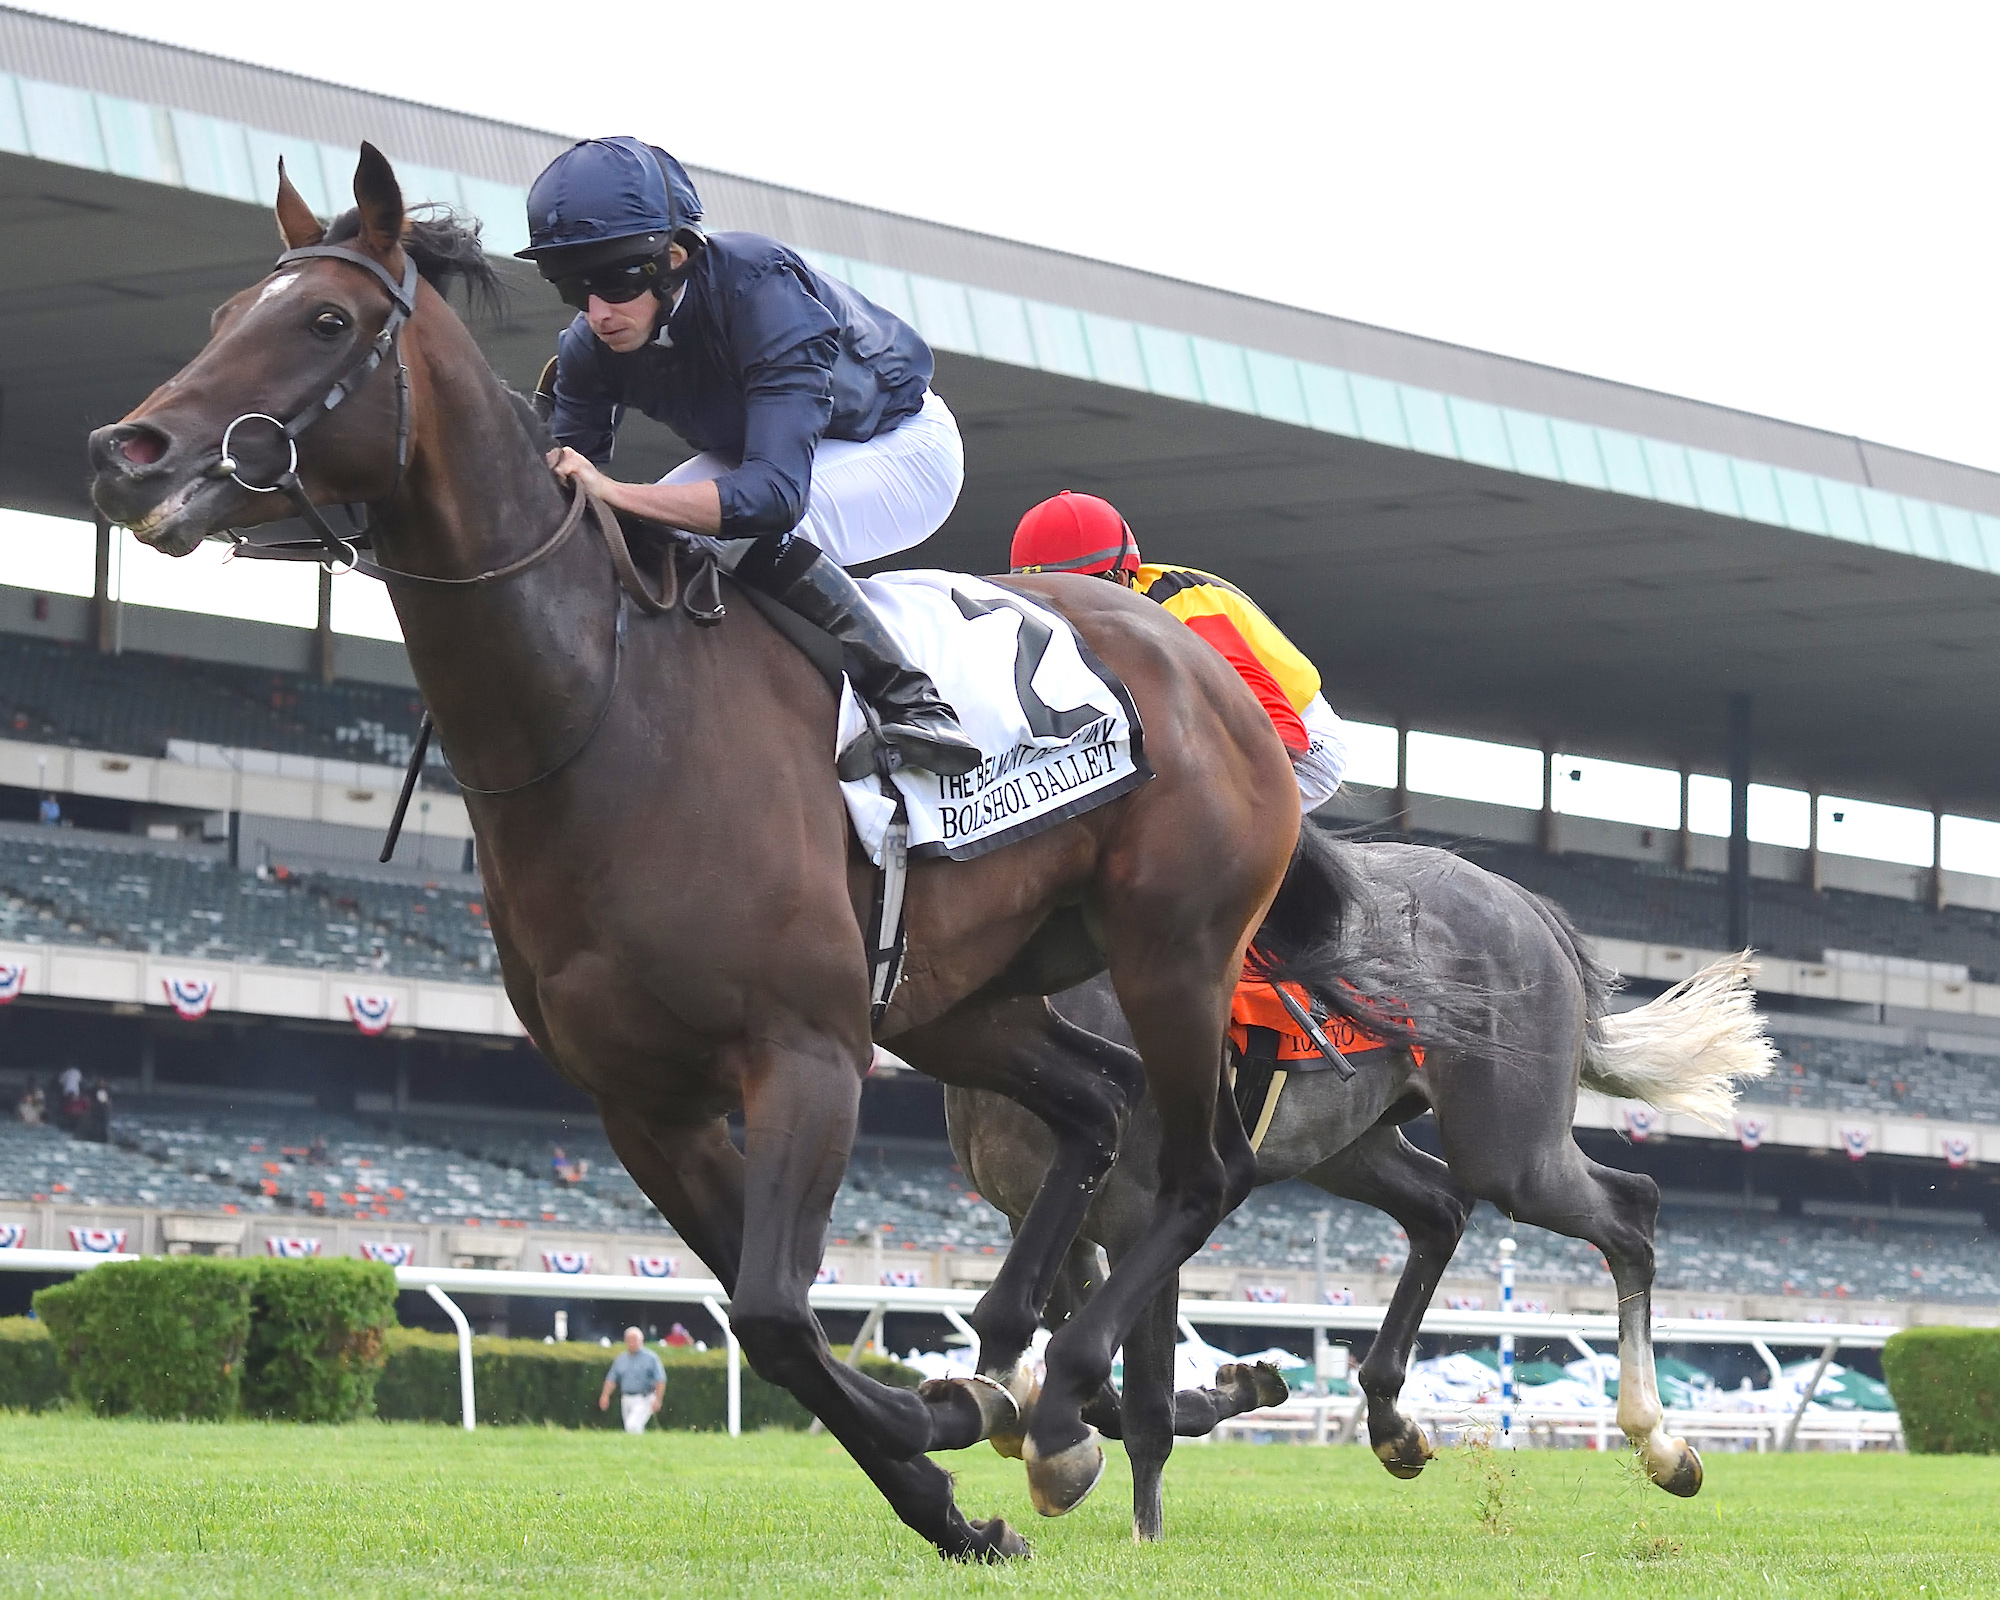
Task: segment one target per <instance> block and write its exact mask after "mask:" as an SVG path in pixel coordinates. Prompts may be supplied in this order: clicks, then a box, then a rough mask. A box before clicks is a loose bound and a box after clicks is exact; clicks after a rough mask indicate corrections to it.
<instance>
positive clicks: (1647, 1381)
mask: <svg viewBox="0 0 2000 1600" xmlns="http://www.w3.org/2000/svg"><path fill="white" fill-rule="evenodd" d="M1449 1103H1450V1105H1451V1108H1452V1120H1451V1122H1450V1123H1445V1122H1444V1119H1443V1117H1442V1116H1441V1117H1440V1123H1441V1126H1442V1131H1443V1133H1444V1137H1445V1154H1446V1156H1447V1157H1448V1158H1449V1159H1450V1161H1451V1169H1452V1174H1453V1176H1454V1177H1456V1178H1458V1179H1459V1180H1460V1181H1461V1182H1463V1183H1464V1184H1465V1185H1466V1187H1467V1188H1469V1189H1471V1190H1472V1191H1473V1193H1475V1194H1477V1195H1479V1196H1480V1197H1481V1198H1482V1199H1486V1200H1490V1201H1492V1202H1493V1204H1494V1205H1496V1206H1498V1207H1499V1208H1500V1209H1501V1210H1502V1211H1503V1212H1505V1213H1506V1214H1507V1215H1508V1216H1510V1217H1512V1218H1514V1219H1515V1220H1517V1221H1520V1222H1527V1223H1532V1224H1533V1225H1535V1226H1536V1227H1540V1228H1547V1229H1548V1230H1549V1231H1550V1232H1552V1233H1561V1234H1566V1235H1568V1236H1569V1237H1570V1238H1572V1239H1586V1240H1588V1241H1589V1242H1590V1243H1592V1244H1594V1245H1596V1246H1597V1248H1598V1249H1599V1250H1601V1251H1602V1252H1603V1253H1604V1259H1605V1261H1606V1262H1607V1263H1608V1264H1609V1265H1610V1267H1611V1278H1612V1281H1613V1282H1614V1283H1615V1284H1616V1285H1617V1286H1618V1426H1619V1427H1620V1428H1622V1429H1623V1430H1624V1432H1625V1437H1626V1438H1628V1439H1630V1440H1631V1441H1632V1445H1633V1448H1634V1449H1635V1450H1636V1451H1637V1452H1638V1455H1639V1460H1640V1463H1641V1464H1642V1465H1643V1466H1644V1467H1645V1469H1646V1475H1647V1476H1648V1477H1649V1478H1651V1479H1652V1480H1653V1482H1655V1483H1657V1484H1658V1485H1659V1486H1660V1487H1661V1488H1662V1489H1665V1490H1666V1491H1667V1493H1669V1494H1676V1495H1683V1496H1685V1495H1692V1494H1695V1493H1698V1492H1699V1491H1700V1489H1701V1457H1700V1455H1699V1454H1697V1453H1696V1451H1695V1449H1694V1447H1693V1446H1692V1445H1690V1444H1689V1443H1688V1442H1687V1441H1686V1440H1684V1439H1677V1438H1675V1437H1674V1436H1673V1435H1671V1434H1670V1433H1668V1432H1667V1429H1666V1413H1665V1411H1664V1409H1663V1408H1662V1406H1661V1405H1660V1390H1659V1379H1658V1376H1657V1375H1656V1374H1655V1372H1654V1370H1653V1229H1654V1225H1655V1223H1656V1222H1657V1221H1658V1219H1659V1214H1660V1190H1659V1186H1658V1185H1657V1184H1656V1183H1654V1182H1653V1180H1652V1179H1651V1178H1649V1177H1647V1176H1645V1175H1644V1174H1643V1173H1638V1172H1620V1171H1618V1170H1617V1168H1615V1167H1605V1166H1599V1165H1598V1164H1597V1163H1596V1162H1595V1161H1592V1160H1591V1159H1590V1158H1589V1157H1588V1156H1586V1155H1585V1154H1584V1153H1583V1152H1582V1151H1581V1150H1579V1149H1578V1148H1577V1146H1576V1141H1575V1139H1574V1138H1573V1137H1571V1135H1570V1133H1569V1130H1568V1129H1567V1128H1564V1129H1563V1130H1562V1138H1561V1140H1560V1142H1559V1143H1556V1144H1555V1145H1554V1146H1553V1147H1552V1148H1550V1149H1548V1150H1547V1152H1546V1159H1534V1157H1535V1156H1536V1155H1537V1154H1538V1152H1535V1151H1534V1150H1533V1149H1532V1148H1526V1149H1524V1148H1519V1147H1514V1146H1510V1145H1509V1144H1508V1143H1507V1141H1506V1139H1505V1133H1504V1130H1505V1129H1506V1127H1507V1122H1506V1115H1505V1109H1504V1108H1503V1107H1500V1106H1498V1105H1494V1106H1489V1107H1486V1108H1483V1110H1482V1108H1480V1107H1476V1106H1474V1107H1468V1106H1466V1105H1465V1104H1464V1103H1463V1102H1462V1101H1454V1102H1449ZM1468 1113H1469V1115H1468ZM1461 1120H1463V1122H1464V1125H1465V1126H1466V1127H1467V1128H1477V1129H1479V1134H1478V1136H1477V1138H1476V1139H1467V1140H1466V1144H1467V1146H1468V1148H1465V1149H1461V1148H1460V1147H1459V1142H1458V1140H1457V1139H1455V1138H1454V1129H1455V1128H1456V1127H1458V1126H1459V1123H1460V1121H1461Z"/></svg>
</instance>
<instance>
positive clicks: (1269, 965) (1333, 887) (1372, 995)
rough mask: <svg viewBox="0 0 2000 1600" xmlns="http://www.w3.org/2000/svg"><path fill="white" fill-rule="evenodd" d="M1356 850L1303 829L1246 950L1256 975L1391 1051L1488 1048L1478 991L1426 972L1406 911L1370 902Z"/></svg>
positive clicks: (1325, 833)
mask: <svg viewBox="0 0 2000 1600" xmlns="http://www.w3.org/2000/svg"><path fill="white" fill-rule="evenodd" d="M1360 860H1361V857H1360V847H1359V846H1357V845H1355V844H1353V843H1351V842H1350V841H1348V840H1345V839H1342V838H1341V837H1339V836H1338V835H1337V834H1335V833H1333V832H1331V831H1329V830H1328V829H1325V828H1322V827H1319V826H1318V825H1317V824H1315V823H1313V822H1310V821H1308V822H1307V823H1306V824H1305V826H1304V827H1302V828H1300V829H1299V842H1298V847H1297V849H1296V850H1295V851H1294V852H1293V854H1292V864H1291V866H1290V867H1289V868H1288V869H1287V870H1286V873H1285V881H1284V883H1283V884H1282V885H1281V886H1280V887H1279V889H1278V896H1277V898H1276V899H1275V900H1273V901H1272V902H1271V909H1270V912H1269V913H1268V914H1267V915H1266V916H1265V918H1264V924H1263V926H1262V927H1261V928H1259V929H1258V930H1257V935H1256V938H1255V940H1254V942H1253V944H1252V954H1251V958H1250V959H1251V963H1252V965H1253V966H1256V967H1260V968H1261V969H1262V971H1263V973H1264V975H1266V976H1268V977H1270V978H1273V979H1276V980H1278V981H1280V982H1285V983H1297V984H1302V985H1304V987H1305V988H1306V989H1307V990H1308V991H1309V992H1310V993H1311V994H1312V995H1313V996H1314V998H1316V999H1317V1000H1318V1001H1319V1002H1320V1003H1321V1005H1323V1006H1325V1007H1326V1009H1327V1010H1328V1011H1330V1012H1331V1013H1333V1014H1334V1015H1335V1016H1342V1017H1347V1018H1349V1019H1350V1020H1352V1021H1353V1022H1355V1023H1356V1024H1358V1025H1359V1026H1360V1027H1362V1028H1363V1029H1365V1030H1366V1031H1367V1032H1369V1033H1372V1034H1374V1035H1375V1036H1376V1037H1378V1038H1381V1039H1383V1040H1386V1041H1387V1042H1389V1043H1391V1044H1398V1045H1413V1044H1414V1045H1422V1046H1424V1047H1425V1048H1427V1049H1437V1050H1466V1049H1481V1050H1484V1051H1486V1052H1487V1053H1488V1054H1491V1053H1492V1050H1493V1048H1494V1046H1493V1041H1492V1039H1491V1036H1490V1030H1489V1029H1488V1027H1487V1019H1486V1012H1487V1006H1488V1003H1489V1001H1490V999H1491V997H1490V995H1488V994H1487V992H1486V991H1485V990H1484V989H1481V988H1478V987H1476V986H1473V985H1469V984H1465V983H1462V982H1459V981H1457V980H1455V979H1452V978H1449V977H1447V976H1445V975H1444V974H1442V973H1439V972H1436V971H1434V970H1433V969H1432V968H1431V966H1430V964H1429V963H1428V962H1426V961H1424V960H1423V959H1422V958H1421V957H1420V956H1419V955H1418V954H1417V952H1416V949H1415V948H1414V943H1413V941H1412V939H1411V937H1410V930H1409V927H1408V925H1407V924H1408V921H1409V919H1410V916H1411V915H1412V910H1411V908H1410V907H1391V908H1386V909H1387V910H1388V912H1389V913H1390V914H1388V915H1385V914H1384V910H1385V908H1383V907H1379V906H1378V905H1377V904H1376V898H1377V897H1376V895H1375V894H1373V893H1371V891H1370V888H1369V885H1368V883H1367V882H1366V881H1365V880H1364V878H1363V877H1362V874H1361V870H1360Z"/></svg>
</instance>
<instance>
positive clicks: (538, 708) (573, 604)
mask: <svg viewBox="0 0 2000 1600" xmlns="http://www.w3.org/2000/svg"><path fill="white" fill-rule="evenodd" d="M454 331H456V332H458V333H459V337H460V342H461V343H462V346H463V348H454V347H452V345H450V344H449V343H447V344H446V345H445V348H444V351H443V356H442V359H440V358H439V356H438V355H437V354H435V353H433V352H428V351H427V352H426V353H427V354H429V355H430V356H431V359H429V360H427V361H426V362H425V364H424V372H423V380H424V381H423V383H422V391H423V392H422V393H421V395H420V397H419V404H420V406H421V410H422V415H423V417H424V419H425V424H424V427H423V429H422V432H421V436H420V438H419V441H418V447H417V449H416V450H415V451H414V452H413V454H412V457H411V461H410V470H409V473H408V475H407V480H406V483H405V486H404V489H403V492H402V493H401V494H400V495H399V496H398V497H397V500H396V502H395V504H394V505H393V506H392V507H391V508H390V510H389V513H388V515H387V516H386V517H385V519H384V522H383V526H382V538H381V540H380V541H379V548H378V550H377V556H378V558H379V559H380V560H381V562H382V564H383V565H384V566H386V567H390V568H396V569H402V570H406V571H411V572H419V573H426V574H429V575H431V576H437V577H466V576H470V575H472V574H473V573H477V572H484V571H489V570H491V569H493V568H495V567H498V566H503V565H505V564H506V563H507V562H510V561H513V560H516V559H518V558H519V557H521V556H523V555H525V554H527V553H528V552H529V551H530V550H532V549H534V548H535V547H536V546H537V545H539V544H540V543H541V542H542V541H543V540H545V539H547V538H548V537H549V536H550V535H551V534H552V533H553V532H554V531H555V530H556V527H557V526H558V524H559V523H560V521H561V519H562V517H563V514H564V510H565V500H564V497H563V496H562V495H561V494H560V493H559V492H558V491H557V489H556V487H555V485H554V483H553V482H552V480H551V478H550V476H549V473H548V469H547V467H546V465H545V464H544V463H543V462H542V461H541V460H540V459H539V458H538V456H537V455H536V452H535V449H534V446H533V443H532V442H531V441H530V439H529V438H528V435H527V431H526V429H525V428H523V426H522V425H521V421H520V419H519V417H518V416H517V415H516V414H515V413H514V410H513V402H512V401H511V400H509V398H508V397H507V394H506V392H505V391H504V390H503V389H502V388H501V386H500V384H499V381H498V380H497V379H496V378H494V377H493V375H492V373H491V372H490V371H489V370H488V368H487V366H486V363H485V361H484V359H483V358H482V357H481V356H480V355H479V354H478V351H477V348H476V347H475V346H474V345H473V344H472V340H471V336H470V335H469V334H464V333H463V331H462V330H454ZM591 542H592V539H591V534H590V530H589V525H588V522H586V524H585V526H584V527H583V528H581V529H579V530H578V532H577V533H576V534H574V535H572V536H571V539H570V541H569V543H568V545H567V546H566V547H565V548H564V549H563V550H561V551H560V552H558V553H557V554H556V555H555V556H554V557H553V558H551V559H550V560H548V561H546V562H544V563H543V564H541V565H539V566H537V567H535V568H533V569H531V570H530V571H528V572H525V573H523V574H522V575H521V576H519V577H516V578H511V579H503V580H500V581H497V582H494V583H490V584H482V585H478V586H476V587H466V588H460V589H439V588H431V587H427V586H423V585H416V584H398V583H392V584H391V585H390V591H389V592H390V597H391V599H392V601H393V602H394V604H395V607H396V615H397V618H398V620H399V621H400V622H401V623H402V627H403V638H404V642H405V644H406V645H407V647H408V649H409V653H410V664H411V667H412V668H413V670H414V671H415V673H416V677H417V683H418V686H419V688H420V689H421V690H422V692H423V696H424V703H425V704H426V705H427V706H428V707H429V708H430V711H431V714H432V716H433V717H434V718H435V719H436V722H437V726H438V732H439V734H440V736H441V737H442V739H443V741H444V746H445V749H446V751H447V752H448V753H449V755H450V756H451V758H452V763H453V767H454V769H455V770H456V771H457V773H458V775H459V777H460V779H461V780H462V781H463V782H465V783H466V784H468V785H471V786H474V787H477V788H502V787H506V786H509V785H511V784H515V783H519V782H523V781H525V780H526V779H529V778H532V777H534V776H536V775H537V774H538V773H539V772H541V771H542V770H543V769H544V768H546V767H547V766H548V765H550V763H551V762H552V761H554V760H555V759H556V758H557V757H559V756H561V755H563V754H564V753H566V752H567V751H568V750H569V749H570V748H571V747H572V746H573V745H574V744H576V743H577V741H578V740H579V739H581V738H582V737H583V736H584V734H585V732H586V731H587V729H588V727H589V725H590V721H591V719H592V718H593V717H595V716H596V714H597V712H598V710H599V709H600V708H601V706H602V704H603V700H604V696H606V695H608V694H609V693H610V690H611V681H610V674H611V672H612V670H613V668H612V659H611V651H612V647H613V646H612V626H613V621H614V605H613V601H612V594H611V591H610V589H609V588H608V586H606V585H604V584H602V583H598V582H591V581H589V578H591V577H602V575H603V574H604V572H605V570H606V568H605V558H604V555H603V552H602V551H600V550H596V549H593V548H591Z"/></svg>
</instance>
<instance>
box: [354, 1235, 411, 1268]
mask: <svg viewBox="0 0 2000 1600" xmlns="http://www.w3.org/2000/svg"><path fill="white" fill-rule="evenodd" d="M357 1248H358V1249H359V1250H360V1251H361V1259H362V1260H363V1261H379V1262H381V1263H382V1265H383V1266H385V1267H407V1266H408V1265H409V1264H410V1260H411V1258H412V1257H413V1256H415V1255H416V1253H417V1247H416V1246H415V1245H413V1244H399V1243H397V1242H395V1241H393V1240H389V1239H363V1240H362V1241H361V1243H360V1245H359V1246H358V1247H357Z"/></svg>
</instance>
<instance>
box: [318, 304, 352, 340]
mask: <svg viewBox="0 0 2000 1600" xmlns="http://www.w3.org/2000/svg"><path fill="white" fill-rule="evenodd" d="M312 330H313V332H314V333H316V334H318V335H319V336H320V337H321V338H322V339H338V338H339V337H340V336H341V335H342V334H343V333H345V332H347V318H345V317H344V316H342V315H341V314H340V313H339V312H338V311H322V312H321V313H320V314H319V315H318V316H316V317H314V318H313V320H312Z"/></svg>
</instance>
